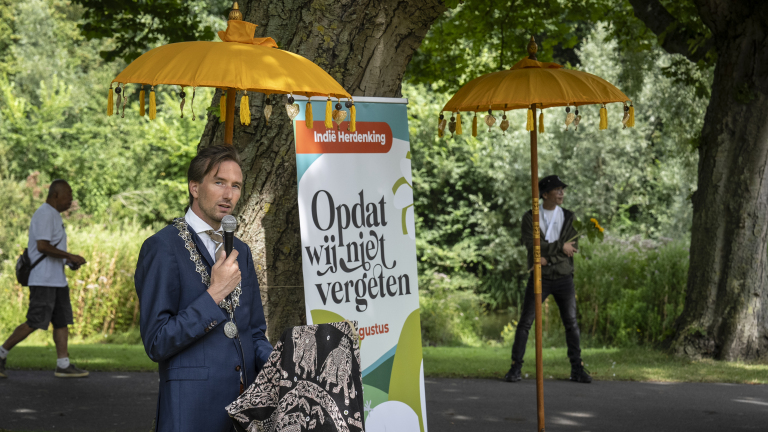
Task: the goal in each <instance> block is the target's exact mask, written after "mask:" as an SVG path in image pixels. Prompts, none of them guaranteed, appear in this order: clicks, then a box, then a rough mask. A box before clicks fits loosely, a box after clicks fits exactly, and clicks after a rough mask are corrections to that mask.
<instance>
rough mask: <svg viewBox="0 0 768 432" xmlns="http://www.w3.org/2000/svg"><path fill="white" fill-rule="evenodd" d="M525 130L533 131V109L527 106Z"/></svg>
mask: <svg viewBox="0 0 768 432" xmlns="http://www.w3.org/2000/svg"><path fill="white" fill-rule="evenodd" d="M525 130H527V131H528V132H533V110H532V109H530V108H528V121H527V122H526V123H525Z"/></svg>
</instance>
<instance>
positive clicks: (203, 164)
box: [135, 146, 272, 432]
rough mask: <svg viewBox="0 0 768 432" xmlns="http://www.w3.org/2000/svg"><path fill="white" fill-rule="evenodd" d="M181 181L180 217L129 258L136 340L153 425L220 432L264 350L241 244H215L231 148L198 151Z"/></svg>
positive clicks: (235, 190)
mask: <svg viewBox="0 0 768 432" xmlns="http://www.w3.org/2000/svg"><path fill="white" fill-rule="evenodd" d="M187 179H188V184H189V200H190V205H189V209H188V211H187V213H186V215H185V216H184V217H183V218H179V219H176V220H174V223H173V224H171V225H169V226H167V227H165V228H163V229H162V230H160V231H159V232H158V233H156V234H155V235H153V236H152V237H150V238H148V239H147V240H146V241H145V242H144V245H143V246H142V247H141V253H140V254H139V261H138V263H137V265H136V276H135V282H136V292H137V294H138V296H139V302H140V305H141V338H142V340H143V341H144V348H145V350H146V352H147V355H148V356H149V358H151V359H152V360H153V361H155V362H157V363H158V367H159V372H160V394H159V398H158V403H157V418H156V419H155V420H156V429H155V430H156V431H157V432H171V431H173V432H195V431H200V432H229V431H231V430H232V428H233V426H232V421H231V419H230V418H229V416H228V415H227V413H226V411H225V410H224V407H226V406H227V405H229V404H230V403H232V401H234V400H235V399H236V398H237V397H238V396H239V395H240V393H241V392H242V391H243V389H244V388H246V387H248V386H249V385H250V384H251V383H252V382H253V380H254V379H255V378H256V374H257V372H258V371H259V370H260V369H261V368H262V366H263V365H264V363H265V362H266V361H267V358H268V357H269V354H270V353H271V352H272V345H270V343H269V341H268V340H267V338H266V336H265V332H266V330H267V326H266V323H265V320H264V310H263V308H262V304H261V296H260V294H259V282H258V280H257V278H256V272H255V270H254V266H253V260H252V258H251V250H250V249H249V248H248V246H246V244H245V243H243V242H242V241H240V240H238V239H235V241H234V249H233V250H232V253H231V254H230V255H229V257H226V255H225V253H224V250H223V249H224V248H223V247H221V246H222V239H223V237H222V234H223V232H222V230H221V220H222V218H223V217H224V216H226V215H228V214H231V213H232V211H233V210H234V208H235V205H236V204H237V201H238V199H239V198H240V193H241V190H242V187H243V173H242V170H241V169H240V157H239V155H238V154H237V150H235V149H234V148H233V147H231V146H213V147H208V148H206V149H203V150H202V151H200V153H199V154H198V155H197V156H196V157H195V158H194V159H193V160H192V163H191V164H190V166H189V171H188V172H187ZM235 329H236V331H235ZM225 330H226V331H225Z"/></svg>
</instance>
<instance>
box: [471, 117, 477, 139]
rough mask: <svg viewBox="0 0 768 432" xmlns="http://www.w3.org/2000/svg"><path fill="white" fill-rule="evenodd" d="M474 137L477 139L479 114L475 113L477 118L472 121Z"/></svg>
mask: <svg viewBox="0 0 768 432" xmlns="http://www.w3.org/2000/svg"><path fill="white" fill-rule="evenodd" d="M472 136H473V137H477V113H475V118H473V119H472Z"/></svg>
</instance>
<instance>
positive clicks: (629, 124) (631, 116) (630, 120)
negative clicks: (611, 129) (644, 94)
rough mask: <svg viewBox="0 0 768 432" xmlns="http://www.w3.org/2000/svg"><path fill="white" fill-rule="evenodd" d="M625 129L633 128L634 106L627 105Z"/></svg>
mask: <svg viewBox="0 0 768 432" xmlns="http://www.w3.org/2000/svg"><path fill="white" fill-rule="evenodd" d="M627 127H635V106H634V105H633V104H631V103H630V104H629V121H628V122H627Z"/></svg>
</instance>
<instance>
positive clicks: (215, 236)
mask: <svg viewBox="0 0 768 432" xmlns="http://www.w3.org/2000/svg"><path fill="white" fill-rule="evenodd" d="M203 232H204V233H206V234H208V237H210V238H211V240H213V244H215V245H216V247H215V248H214V250H213V260H214V261H215V260H216V254H217V253H218V252H219V249H220V248H221V244H222V243H224V236H222V235H221V233H219V232H216V231H214V230H208V231H203Z"/></svg>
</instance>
